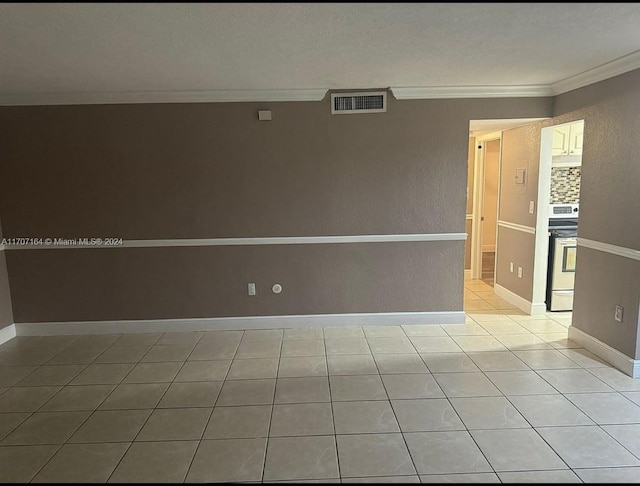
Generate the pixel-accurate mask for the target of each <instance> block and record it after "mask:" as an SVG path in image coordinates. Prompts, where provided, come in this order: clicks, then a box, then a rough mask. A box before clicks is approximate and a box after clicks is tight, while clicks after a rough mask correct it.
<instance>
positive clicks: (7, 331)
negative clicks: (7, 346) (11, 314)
mask: <svg viewBox="0 0 640 486" xmlns="http://www.w3.org/2000/svg"><path fill="white" fill-rule="evenodd" d="M14 337H16V325H15V324H11V325H10V326H7V327H5V328H2V329H0V344H4V343H6V342H7V341H10V340H12V339H13V338H14Z"/></svg>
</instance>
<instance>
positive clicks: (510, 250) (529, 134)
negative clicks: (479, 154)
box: [496, 121, 550, 302]
mask: <svg viewBox="0 0 640 486" xmlns="http://www.w3.org/2000/svg"><path fill="white" fill-rule="evenodd" d="M545 123H546V124H548V123H550V122H548V121H545V122H537V123H533V124H531V125H526V126H523V127H517V128H512V129H510V130H504V131H503V132H502V161H501V164H502V167H501V184H500V208H499V216H498V219H499V220H501V221H505V222H508V223H515V224H519V225H523V226H528V227H530V228H535V225H536V215H535V214H529V201H536V204H537V199H538V166H539V164H540V130H541V129H542V127H543V126H545ZM517 168H525V169H526V175H525V184H524V185H518V184H515V172H516V169H517ZM497 246H498V252H497V256H496V258H497V264H496V284H498V285H500V286H502V287H504V288H506V289H507V290H510V291H511V292H514V293H515V294H517V295H519V296H520V297H522V298H523V299H525V300H527V301H529V302H531V301H532V299H533V264H534V260H535V253H534V248H535V235H533V234H531V233H527V232H524V231H518V230H513V229H508V228H503V227H500V228H499V229H498V241H497ZM511 262H513V265H514V271H513V273H511V272H510V270H509V263H511ZM519 266H520V267H522V278H518V273H517V272H518V267H519Z"/></svg>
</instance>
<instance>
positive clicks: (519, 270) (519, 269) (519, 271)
mask: <svg viewBox="0 0 640 486" xmlns="http://www.w3.org/2000/svg"><path fill="white" fill-rule="evenodd" d="M518 278H522V267H518Z"/></svg>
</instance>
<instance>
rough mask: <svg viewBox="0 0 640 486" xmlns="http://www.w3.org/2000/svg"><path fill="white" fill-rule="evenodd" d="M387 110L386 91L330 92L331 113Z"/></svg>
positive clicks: (382, 111) (381, 111) (380, 111)
mask: <svg viewBox="0 0 640 486" xmlns="http://www.w3.org/2000/svg"><path fill="white" fill-rule="evenodd" d="M385 111H387V93H386V92H384V91H376V92H372V91H365V92H363V93H331V114H336V115H341V114H348V113H384V112H385Z"/></svg>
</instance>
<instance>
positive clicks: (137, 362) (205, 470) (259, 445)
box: [0, 281, 640, 483]
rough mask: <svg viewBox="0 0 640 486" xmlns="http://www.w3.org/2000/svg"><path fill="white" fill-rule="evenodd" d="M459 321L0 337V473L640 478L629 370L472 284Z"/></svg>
mask: <svg viewBox="0 0 640 486" xmlns="http://www.w3.org/2000/svg"><path fill="white" fill-rule="evenodd" d="M465 310H466V312H467V317H466V323H465V324H456V325H422V326H375V327H334V328H331V327H327V328H324V329H323V328H315V329H285V330H268V331H218V332H185V333H170V334H164V335H162V334H140V335H113V336H59V337H18V338H16V339H13V340H12V341H10V342H8V343H5V344H4V345H2V346H0V465H1V467H0V481H2V482H30V481H33V482H61V481H62V482H78V481H79V482H183V481H186V482H303V481H306V482H345V483H353V482H541V481H542V482H620V481H623V482H640V380H632V379H631V378H629V377H627V376H626V375H624V374H622V373H620V372H619V371H617V370H615V369H613V368H611V367H610V366H609V365H607V364H606V363H604V362H602V361H601V360H599V359H598V358H596V357H595V356H594V355H592V354H591V353H589V352H588V351H586V350H584V349H581V348H580V347H579V346H577V345H576V344H575V343H572V342H570V341H568V340H567V326H568V325H569V324H570V320H571V316H570V313H569V314H568V313H548V314H546V315H544V316H538V317H531V316H526V315H524V314H523V313H522V312H520V311H518V310H517V309H514V308H512V307H511V306H510V305H509V304H508V303H506V302H504V301H503V300H502V299H500V298H498V297H497V296H496V295H495V294H494V293H493V291H492V288H491V287H490V286H488V285H487V284H486V283H484V282H482V281H466V282H465Z"/></svg>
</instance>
